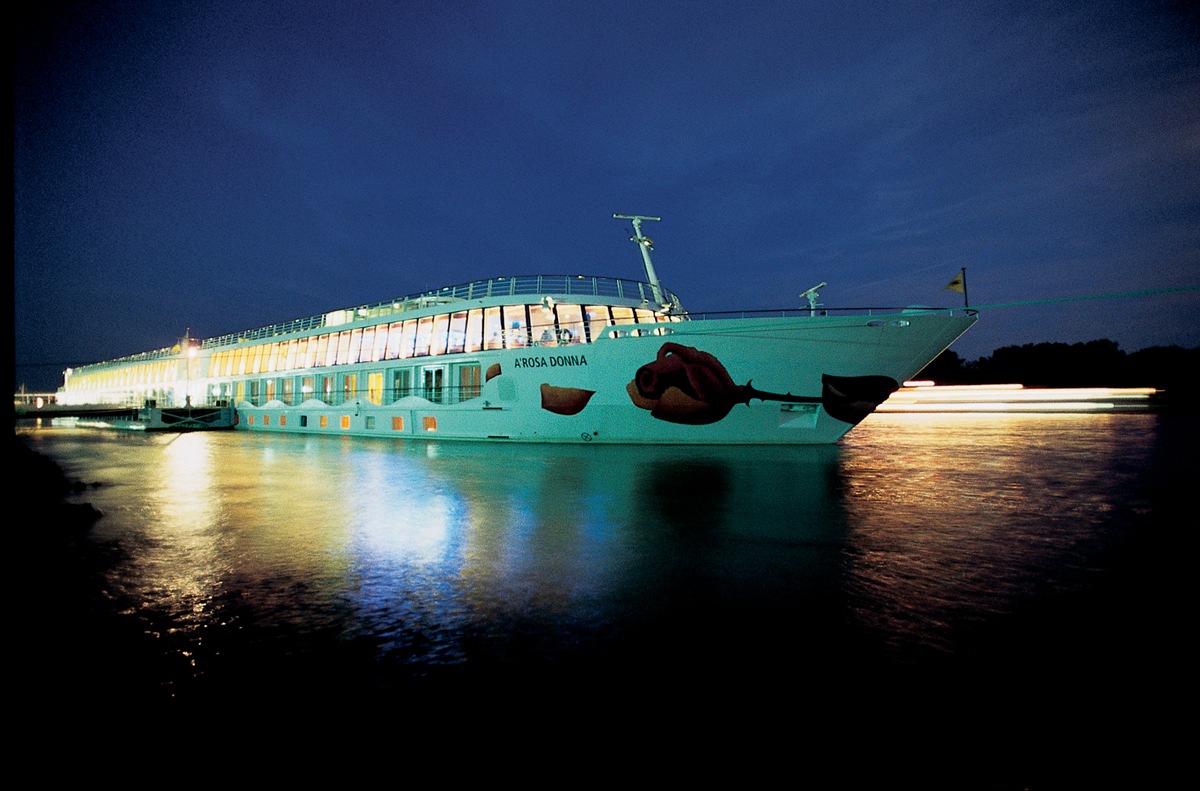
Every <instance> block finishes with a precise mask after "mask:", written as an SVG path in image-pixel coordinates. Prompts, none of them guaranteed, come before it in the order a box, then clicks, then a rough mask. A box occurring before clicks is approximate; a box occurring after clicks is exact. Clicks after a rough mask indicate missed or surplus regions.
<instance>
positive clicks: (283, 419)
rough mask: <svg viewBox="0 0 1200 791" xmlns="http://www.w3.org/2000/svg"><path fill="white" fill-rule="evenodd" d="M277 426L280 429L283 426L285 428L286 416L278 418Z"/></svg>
mask: <svg viewBox="0 0 1200 791" xmlns="http://www.w3.org/2000/svg"><path fill="white" fill-rule="evenodd" d="M279 425H280V427H281V428H282V427H283V426H286V425H287V415H280V416H279Z"/></svg>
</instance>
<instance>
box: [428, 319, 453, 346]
mask: <svg viewBox="0 0 1200 791" xmlns="http://www.w3.org/2000/svg"><path fill="white" fill-rule="evenodd" d="M449 334H450V314H448V313H443V314H441V315H439V316H434V317H433V334H432V335H430V337H429V353H430V354H445V353H446V344H447V342H448V340H449Z"/></svg>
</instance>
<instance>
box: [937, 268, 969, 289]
mask: <svg viewBox="0 0 1200 791" xmlns="http://www.w3.org/2000/svg"><path fill="white" fill-rule="evenodd" d="M942 290H943V291H957V292H958V293H960V294H965V293H966V291H967V284H966V283H965V282H964V281H963V273H962V272H959V273H958V274H957V275H955V276H954V279H953V280H951V281H950V282H949V283H947V284H946V287H945V288H943V289H942Z"/></svg>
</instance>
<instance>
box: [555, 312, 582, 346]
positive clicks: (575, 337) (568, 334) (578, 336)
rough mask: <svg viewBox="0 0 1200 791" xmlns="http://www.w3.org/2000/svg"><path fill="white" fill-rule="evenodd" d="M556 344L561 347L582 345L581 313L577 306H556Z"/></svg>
mask: <svg viewBox="0 0 1200 791" xmlns="http://www.w3.org/2000/svg"><path fill="white" fill-rule="evenodd" d="M555 309H556V310H557V312H558V342H559V344H561V345H564V346H565V345H567V344H570V343H583V342H584V341H585V340H586V338H584V336H583V311H582V310H580V308H579V306H578V305H563V304H560V305H557V306H556V308H555Z"/></svg>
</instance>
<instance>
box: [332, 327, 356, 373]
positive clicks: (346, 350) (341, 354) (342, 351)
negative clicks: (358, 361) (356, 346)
mask: <svg viewBox="0 0 1200 791" xmlns="http://www.w3.org/2000/svg"><path fill="white" fill-rule="evenodd" d="M353 336H354V333H353V331H351V330H342V331H341V332H339V333H338V340H337V356H336V357H334V360H333V362H334V364H335V365H345V364H346V363H348V362H353V361H352V360H351V359H350V339H351V338H352V337H353ZM360 341H361V338H360ZM332 345H333V344H332V343H330V346H332Z"/></svg>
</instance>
